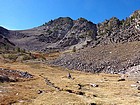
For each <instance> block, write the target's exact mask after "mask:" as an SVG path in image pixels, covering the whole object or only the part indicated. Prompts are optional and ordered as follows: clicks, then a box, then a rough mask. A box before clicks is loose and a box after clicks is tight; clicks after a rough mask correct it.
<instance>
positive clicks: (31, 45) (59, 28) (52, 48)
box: [0, 10, 140, 73]
mask: <svg viewBox="0 0 140 105" xmlns="http://www.w3.org/2000/svg"><path fill="white" fill-rule="evenodd" d="M0 33H1V34H2V35H3V37H4V40H6V41H7V43H10V44H11V43H13V44H14V45H15V46H16V47H20V48H22V49H26V50H29V51H37V52H43V53H50V52H61V51H67V50H70V49H71V50H73V48H75V50H76V52H75V53H68V54H64V55H62V56H61V57H59V58H58V59H55V60H54V61H52V62H51V64H55V65H59V66H63V67H67V68H69V69H76V70H82V71H91V72H107V73H111V72H112V73H118V72H125V70H126V69H128V68H129V67H132V66H134V65H139V63H140V61H139V59H140V58H139V56H140V45H139V44H140V42H139V41H140V10H137V11H135V12H134V13H132V14H131V15H130V16H129V17H128V18H126V19H125V20H124V19H123V20H119V19H117V18H116V17H112V18H111V19H109V20H105V21H104V22H102V23H99V24H94V23H92V22H90V21H88V20H86V19H84V18H79V19H77V20H72V19H71V18H69V17H60V18H58V19H55V20H51V21H49V22H47V23H45V24H43V25H41V26H39V27H35V28H32V29H28V30H19V31H10V30H7V29H5V28H2V27H1V28H0ZM6 41H3V42H6Z"/></svg>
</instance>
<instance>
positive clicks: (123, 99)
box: [0, 62, 140, 105]
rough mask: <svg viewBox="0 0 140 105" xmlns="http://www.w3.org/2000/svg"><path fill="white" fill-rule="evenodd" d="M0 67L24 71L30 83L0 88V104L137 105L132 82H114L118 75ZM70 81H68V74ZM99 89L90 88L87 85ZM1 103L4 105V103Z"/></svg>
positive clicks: (25, 65) (40, 67)
mask: <svg viewBox="0 0 140 105" xmlns="http://www.w3.org/2000/svg"><path fill="white" fill-rule="evenodd" d="M0 65H1V66H0V67H3V68H10V69H14V70H21V71H27V72H29V73H31V74H32V75H34V79H33V80H29V81H25V82H13V83H12V82H11V83H4V84H0V90H2V89H3V87H5V91H7V92H3V93H2V92H1V93H0V102H1V104H9V103H11V104H13V105H90V104H92V103H96V104H97V105H98V104H99V105H112V104H116V105H139V103H140V91H138V90H137V89H136V87H131V84H135V81H128V80H126V81H121V82H118V81H117V80H118V78H119V75H110V74H99V75H98V74H91V73H84V72H78V71H69V70H64V69H62V68H59V67H50V66H47V65H45V64H41V63H12V64H11V63H2V62H0ZM69 72H70V73H71V75H72V78H73V79H68V78H67V75H68V73H69ZM91 83H92V84H93V83H94V84H97V85H99V87H91V86H90V84H91ZM4 100H5V101H4Z"/></svg>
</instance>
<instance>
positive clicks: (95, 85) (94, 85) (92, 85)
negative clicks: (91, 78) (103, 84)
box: [90, 83, 99, 87]
mask: <svg viewBox="0 0 140 105" xmlns="http://www.w3.org/2000/svg"><path fill="white" fill-rule="evenodd" d="M90 86H91V87H99V85H97V84H93V83H91V84H90Z"/></svg>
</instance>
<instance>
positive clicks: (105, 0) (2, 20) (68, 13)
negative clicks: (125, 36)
mask: <svg viewBox="0 0 140 105" xmlns="http://www.w3.org/2000/svg"><path fill="white" fill-rule="evenodd" d="M138 9H140V0H0V26H3V27H6V28H8V29H28V28H33V27H36V26H39V25H41V24H43V23H45V22H48V21H49V20H51V19H52V20H53V19H56V18H58V17H71V18H72V19H77V18H79V17H84V18H86V19H88V20H90V21H92V22H93V23H99V22H102V21H104V20H105V19H109V18H111V17H113V16H116V17H118V18H119V19H123V18H126V17H128V16H129V15H130V14H131V13H132V12H133V11H135V10H138Z"/></svg>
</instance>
